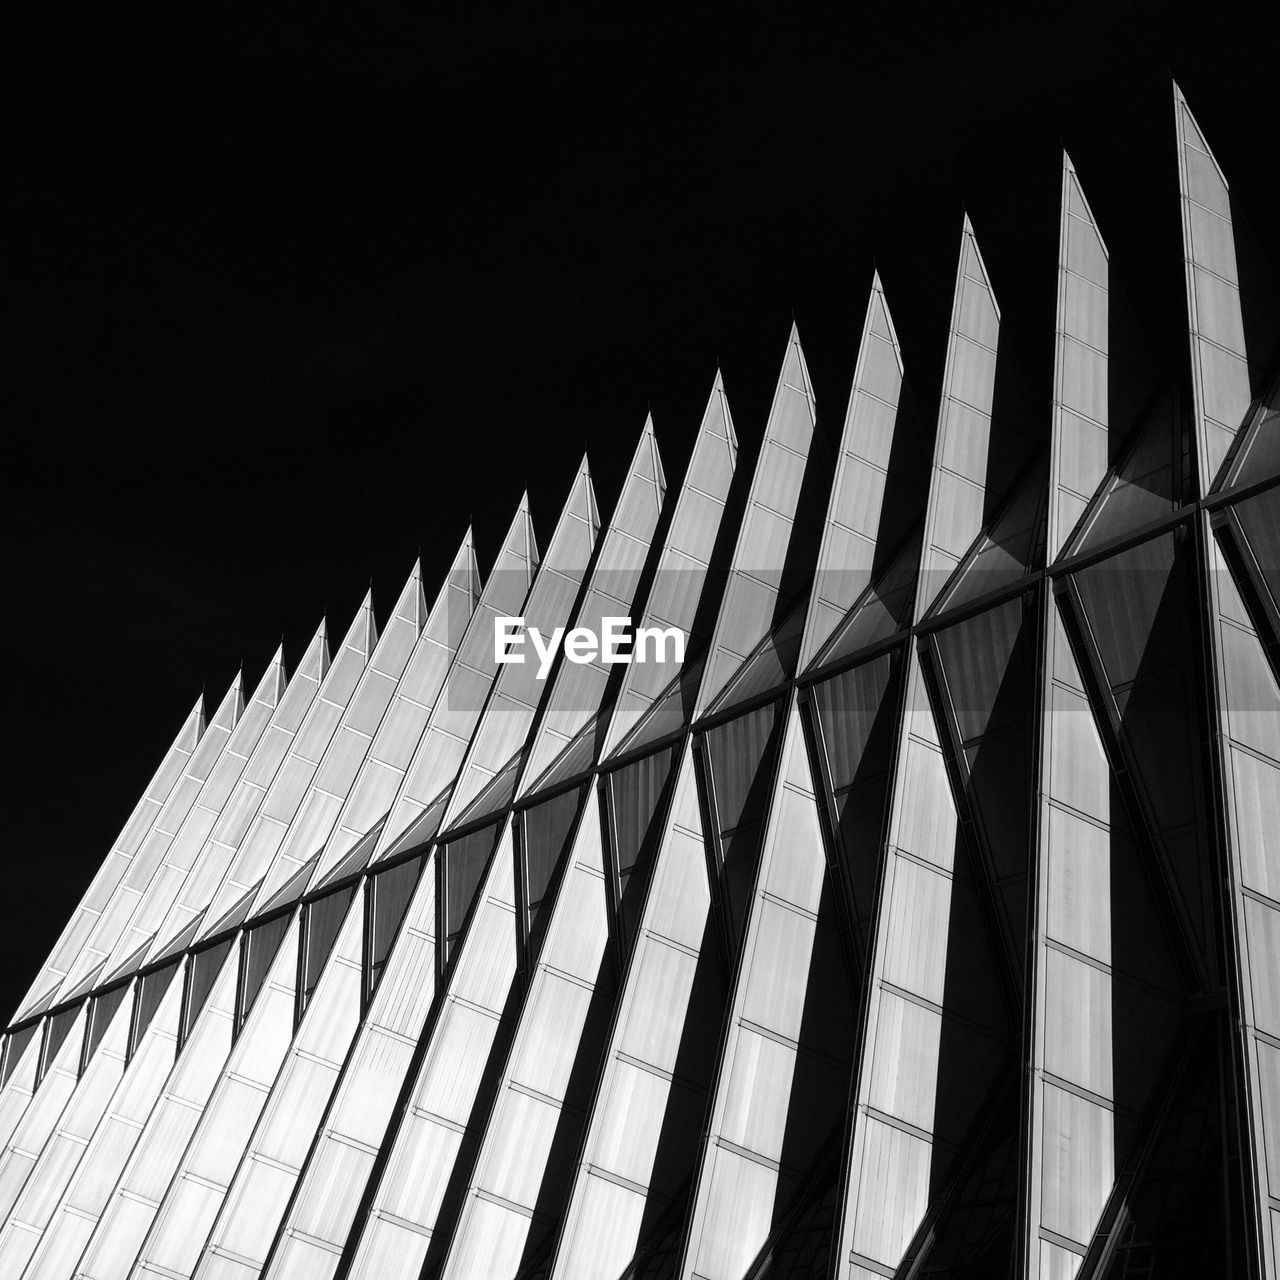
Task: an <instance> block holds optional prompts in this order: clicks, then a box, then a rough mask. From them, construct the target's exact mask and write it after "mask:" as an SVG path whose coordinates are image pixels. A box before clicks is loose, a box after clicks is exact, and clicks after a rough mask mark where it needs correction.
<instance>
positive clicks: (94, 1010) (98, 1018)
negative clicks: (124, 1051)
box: [80, 984, 129, 1071]
mask: <svg viewBox="0 0 1280 1280" xmlns="http://www.w3.org/2000/svg"><path fill="white" fill-rule="evenodd" d="M128 991H129V988H128V986H127V984H126V985H121V986H118V987H115V988H113V989H112V990H111V991H104V992H103V993H102V995H100V996H95V997H94V998H93V1000H92V1001H91V1002H90V1004H89V1029H88V1031H87V1032H86V1034H85V1038H84V1057H83V1058H82V1059H81V1060H80V1070H81V1071H84V1069H85V1067H86V1066H87V1065H88V1062H89V1059H90V1058H92V1057H93V1051H94V1050H95V1049H96V1048H97V1047H98V1045H99V1044H101V1043H102V1037H103V1036H104V1035H106V1033H107V1027H108V1025H110V1022H111V1019H112V1018H113V1017H114V1016H115V1012H116V1010H117V1009H118V1008H119V1007H120V1003H121V1001H123V1000H124V998H125V996H126V994H128Z"/></svg>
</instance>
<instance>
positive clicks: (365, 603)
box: [345, 587, 378, 656]
mask: <svg viewBox="0 0 1280 1280" xmlns="http://www.w3.org/2000/svg"><path fill="white" fill-rule="evenodd" d="M345 643H347V644H348V645H350V647H351V648H353V649H359V650H360V652H361V653H363V654H365V655H366V656H367V655H369V654H371V653H372V652H373V648H374V645H376V644H377V643H378V620H377V618H376V617H374V613H373V588H372V587H370V588H369V590H368V591H366V592H365V593H364V599H363V600H362V601H361V602H360V608H359V609H357V610H356V616H355V618H354V620H353V621H352V623H351V628H350V630H349V631H348V632H347V639H346V642H345Z"/></svg>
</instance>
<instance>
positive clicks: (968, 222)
mask: <svg viewBox="0 0 1280 1280" xmlns="http://www.w3.org/2000/svg"><path fill="white" fill-rule="evenodd" d="M961 234H962V235H966V236H969V237H970V239H973V240H976V239H977V238H978V237H977V236H975V235H974V233H973V220H972V219H971V218H970V217H969V210H968V209H965V210H964V224H963V227H962V228H961Z"/></svg>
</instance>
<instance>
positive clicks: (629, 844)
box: [607, 747, 675, 964]
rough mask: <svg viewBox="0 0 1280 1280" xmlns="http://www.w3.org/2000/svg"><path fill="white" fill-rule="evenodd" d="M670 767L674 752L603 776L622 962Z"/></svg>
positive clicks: (657, 834)
mask: <svg viewBox="0 0 1280 1280" xmlns="http://www.w3.org/2000/svg"><path fill="white" fill-rule="evenodd" d="M674 763H675V748H674V747H668V748H667V749H666V750H665V751H659V752H656V753H655V754H654V755H651V756H645V757H644V758H643V759H642V760H637V761H635V762H634V763H632V764H629V765H626V766H624V767H623V768H621V769H618V770H615V771H614V772H613V773H611V774H609V777H608V784H607V785H608V797H609V829H610V833H611V842H612V846H613V848H612V853H613V874H614V875H615V876H616V882H615V886H614V893H615V898H614V902H615V909H616V910H617V913H618V915H617V932H618V937H619V939H620V941H621V943H622V958H623V962H624V964H625V961H626V958H627V957H628V956H630V954H631V949H632V947H633V946H634V945H635V938H636V930H637V929H638V928H639V924H640V911H641V908H642V906H643V904H644V896H645V892H646V889H647V887H648V883H649V873H650V871H651V870H652V867H653V856H654V854H655V852H656V851H657V848H658V841H659V840H660V839H661V838H662V816H663V814H662V805H661V801H662V798H663V796H664V795H665V794H666V788H667V783H668V780H669V779H670V778H671V775H672V766H673V765H674Z"/></svg>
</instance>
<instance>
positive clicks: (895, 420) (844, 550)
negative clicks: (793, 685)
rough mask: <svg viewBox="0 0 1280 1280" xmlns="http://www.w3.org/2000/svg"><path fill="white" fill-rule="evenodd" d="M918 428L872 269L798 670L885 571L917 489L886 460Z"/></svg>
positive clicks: (914, 506)
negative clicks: (906, 487)
mask: <svg viewBox="0 0 1280 1280" xmlns="http://www.w3.org/2000/svg"><path fill="white" fill-rule="evenodd" d="M917 435H918V425H917V423H916V420H915V416H914V413H913V412H912V410H911V406H910V398H909V396H907V395H906V394H905V389H904V371H903V363H902V349H901V347H900V346H899V344H898V335H897V332H896V330H895V329H894V326H893V319H892V317H891V316H890V314H889V304H888V302H887V301H886V300H885V296H884V288H883V286H882V285H881V283H880V274H879V272H875V273H873V275H872V280H871V296H870V297H869V298H868V299H867V311H866V317H865V319H864V320H863V325H862V339H861V341H860V342H859V344H858V358H857V364H856V366H855V368H854V373H853V386H852V387H851V389H850V392H849V408H848V410H847V412H846V414H845V420H844V433H843V435H842V437H841V440H840V452H839V457H838V458H837V461H836V476H835V482H834V484H833V485H832V488H831V500H830V502H829V503H828V506H827V518H826V523H825V524H824V526H823V532H822V549H821V551H820V552H819V554H818V570H817V574H816V576H815V579H814V590H813V592H812V594H811V595H810V598H809V609H808V617H807V620H806V622H805V630H804V642H803V644H802V646H801V650H800V667H801V669H802V670H803V669H805V668H807V667H808V666H809V665H810V664H811V663H812V662H813V659H814V658H815V657H816V656H817V654H818V653H820V652H821V651H822V649H823V647H824V646H825V645H826V644H827V642H828V641H829V640H830V639H831V636H832V635H833V634H834V633H835V631H836V629H837V628H838V627H839V626H840V624H841V622H842V621H843V620H844V618H845V617H846V616H847V614H848V613H849V610H850V609H851V608H852V607H853V606H854V604H855V603H856V602H857V601H858V599H859V598H860V597H861V596H862V594H863V592H864V591H865V590H866V588H867V586H868V585H869V584H870V582H871V580H872V578H873V577H876V576H878V573H877V571H878V570H879V571H881V572H882V571H883V568H884V564H885V562H886V560H887V558H888V557H889V556H890V555H891V554H892V552H893V549H894V548H895V547H896V546H897V545H898V544H899V543H900V542H901V540H902V537H903V535H904V533H905V531H906V528H907V526H908V525H909V524H910V522H911V520H913V519H915V518H916V515H917V511H918V507H919V505H920V503H919V501H918V496H917V494H916V493H915V492H911V491H908V492H904V491H903V490H902V477H901V476H898V475H891V474H890V466H891V462H892V461H893V460H894V454H895V450H897V451H901V450H902V448H903V445H904V443H905V444H906V445H907V447H908V448H909V447H910V446H911V445H912V444H913V443H914V442H915V440H916V439H917ZM908 437H909V438H908ZM895 481H896V482H897V484H896V485H895ZM895 489H896V491H895Z"/></svg>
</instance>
